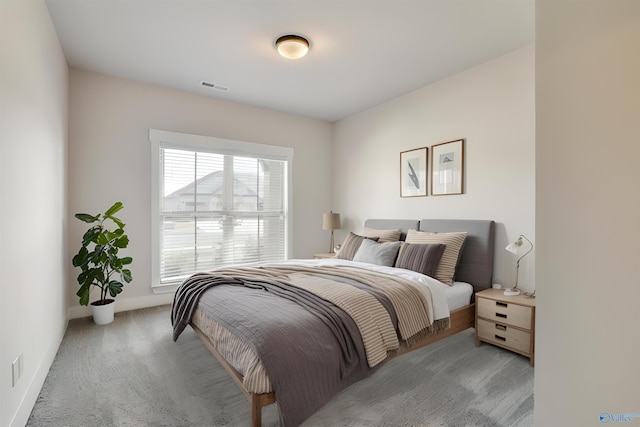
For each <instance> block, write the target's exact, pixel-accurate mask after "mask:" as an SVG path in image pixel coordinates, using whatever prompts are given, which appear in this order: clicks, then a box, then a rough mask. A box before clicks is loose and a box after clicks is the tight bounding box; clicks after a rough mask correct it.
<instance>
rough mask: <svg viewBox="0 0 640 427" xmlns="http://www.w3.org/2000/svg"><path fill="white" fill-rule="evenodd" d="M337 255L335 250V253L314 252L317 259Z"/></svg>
mask: <svg viewBox="0 0 640 427" xmlns="http://www.w3.org/2000/svg"><path fill="white" fill-rule="evenodd" d="M335 256H336V254H335V252H334V253H330V252H323V253H320V254H313V258H315V259H326V258H333V257H335Z"/></svg>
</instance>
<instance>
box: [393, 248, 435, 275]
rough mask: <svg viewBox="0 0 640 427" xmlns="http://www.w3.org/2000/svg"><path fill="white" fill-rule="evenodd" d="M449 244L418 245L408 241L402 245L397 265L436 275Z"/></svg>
mask: <svg viewBox="0 0 640 427" xmlns="http://www.w3.org/2000/svg"><path fill="white" fill-rule="evenodd" d="M446 247H447V246H446V245H443V244H439V243H438V244H426V245H418V244H414V243H406V242H405V244H404V245H402V249H400V253H399V254H398V259H397V260H396V265H395V266H396V267H398V268H405V269H407V270H413V271H417V272H418V273H422V274H424V275H426V276H431V277H436V273H437V271H438V266H439V265H440V260H441V259H442V254H443V253H444V250H445V248H446Z"/></svg>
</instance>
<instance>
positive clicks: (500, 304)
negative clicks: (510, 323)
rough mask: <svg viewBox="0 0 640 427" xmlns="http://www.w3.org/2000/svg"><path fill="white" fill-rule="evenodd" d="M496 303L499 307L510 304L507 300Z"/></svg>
mask: <svg viewBox="0 0 640 427" xmlns="http://www.w3.org/2000/svg"><path fill="white" fill-rule="evenodd" d="M496 305H497V306H498V307H507V306H508V305H509V304H507V303H506V302H500V301H496Z"/></svg>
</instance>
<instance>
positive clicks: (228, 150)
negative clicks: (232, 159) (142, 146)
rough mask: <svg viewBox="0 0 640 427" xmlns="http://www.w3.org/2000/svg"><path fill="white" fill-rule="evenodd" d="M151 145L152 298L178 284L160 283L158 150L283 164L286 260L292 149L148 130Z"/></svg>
mask: <svg viewBox="0 0 640 427" xmlns="http://www.w3.org/2000/svg"><path fill="white" fill-rule="evenodd" d="M149 141H150V142H151V289H152V291H153V293H154V294H161V293H170V292H174V291H175V290H176V289H177V288H178V286H179V285H180V282H179V281H175V282H169V283H161V282H160V233H161V230H160V226H161V223H162V221H161V218H162V216H161V209H162V194H160V193H161V188H162V186H161V183H160V180H161V170H160V149H161V148H176V149H184V150H190V151H205V152H213V153H219V154H224V155H232V156H242V157H253V158H262V159H270V160H281V161H286V162H287V167H286V173H287V177H286V186H287V188H286V194H285V215H286V221H285V234H286V236H285V258H286V259H288V258H289V257H290V253H291V247H292V246H291V245H292V241H293V239H292V233H291V231H292V223H293V219H292V212H293V209H292V207H293V203H292V200H293V199H292V194H293V185H292V184H293V180H292V176H293V173H292V172H293V148H290V147H282V146H277V145H268V144H258V143H254V142H245V141H236V140H231V139H224V138H216V137H211V136H202V135H194V134H187V133H180V132H170V131H165V130H159V129H149Z"/></svg>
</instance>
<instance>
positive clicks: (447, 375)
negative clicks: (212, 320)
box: [27, 306, 534, 427]
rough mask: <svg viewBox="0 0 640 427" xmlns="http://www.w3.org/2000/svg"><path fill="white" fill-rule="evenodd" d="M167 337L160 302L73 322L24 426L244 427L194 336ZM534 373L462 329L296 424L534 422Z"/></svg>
mask: <svg viewBox="0 0 640 427" xmlns="http://www.w3.org/2000/svg"><path fill="white" fill-rule="evenodd" d="M171 333H172V330H171V325H170V320H169V307H168V306H162V307H154V308H148V309H143V310H136V311H130V312H124V313H117V314H116V318H115V321H114V322H113V323H112V324H110V325H105V326H96V325H94V324H93V323H92V321H91V318H86V319H76V320H72V321H71V322H70V323H69V328H68V330H67V333H66V335H65V337H64V340H63V342H62V345H61V346H60V349H59V351H58V354H57V356H56V358H55V361H54V362H53V365H52V366H51V370H50V372H49V374H48V376H47V379H46V381H45V384H44V386H43V388H42V391H41V392H40V396H39V397H38V400H37V402H36V404H35V406H34V408H33V411H32V413H31V416H30V418H29V421H28V423H27V425H28V426H34V427H39V426H56V427H59V426H69V427H71V426H78V427H93V426H154V427H159V426H171V427H173V426H176V427H177V426H185V427H186V426H248V425H249V421H250V408H249V403H248V401H247V400H246V398H245V397H244V395H243V394H242V393H241V392H240V390H239V389H238V388H237V387H236V385H235V383H234V382H233V381H232V380H231V378H230V377H229V376H228V375H227V373H226V372H225V371H224V369H223V368H222V367H221V366H220V365H219V364H218V362H217V361H216V360H215V359H214V357H213V356H212V355H211V354H210V353H209V351H208V350H207V349H206V348H205V347H204V345H203V344H202V343H201V342H200V340H199V339H198V338H197V336H196V335H195V333H193V331H192V330H191V329H189V328H188V329H187V330H186V331H185V332H184V333H183V334H182V335H181V336H180V339H179V340H178V342H177V343H174V342H173V341H172V339H171ZM533 372H534V371H533V368H531V367H530V366H529V361H528V359H526V358H524V357H521V356H518V355H515V354H512V353H510V352H508V351H505V350H502V349H499V348H497V347H494V346H491V345H488V344H483V345H482V346H481V347H475V341H474V332H473V329H468V330H467V331H464V332H461V333H459V334H456V335H454V336H452V337H449V338H447V339H444V340H441V341H439V342H437V343H435V344H432V345H430V346H428V347H426V348H423V349H420V350H416V351H413V352H412V353H409V354H407V355H405V356H402V357H400V358H398V359H394V360H392V361H391V362H389V363H388V364H387V365H386V366H384V367H382V368H381V369H380V370H379V371H378V372H376V373H375V374H374V375H373V376H371V377H369V378H367V379H365V380H363V381H360V382H359V383H356V384H354V385H353V386H351V387H350V388H348V389H347V390H345V391H343V392H342V393H341V394H339V395H338V396H336V397H335V398H334V399H333V400H332V401H331V402H330V403H329V404H328V405H326V406H325V407H324V408H322V409H321V410H320V411H318V412H317V413H316V414H314V415H313V416H312V417H311V418H309V419H308V420H307V421H306V422H305V423H304V426H434V427H435V426H509V427H511V426H533ZM278 424H279V423H278V414H277V408H276V406H275V405H271V406H270V407H268V408H265V409H263V425H264V426H277V425H278Z"/></svg>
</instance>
